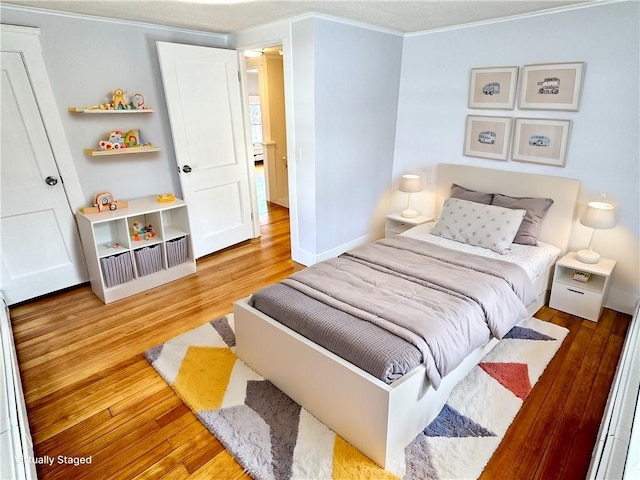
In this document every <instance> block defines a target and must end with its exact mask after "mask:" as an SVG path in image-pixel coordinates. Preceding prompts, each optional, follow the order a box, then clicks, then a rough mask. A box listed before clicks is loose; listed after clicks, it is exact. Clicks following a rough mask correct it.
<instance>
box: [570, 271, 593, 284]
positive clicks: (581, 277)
mask: <svg viewBox="0 0 640 480" xmlns="http://www.w3.org/2000/svg"><path fill="white" fill-rule="evenodd" d="M590 277H591V274H590V273H589V272H581V271H580V270H575V271H574V272H573V279H574V280H575V281H576V282H580V283H587V282H588V281H589V278H590Z"/></svg>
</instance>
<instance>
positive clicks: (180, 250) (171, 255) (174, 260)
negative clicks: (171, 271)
mask: <svg viewBox="0 0 640 480" xmlns="http://www.w3.org/2000/svg"><path fill="white" fill-rule="evenodd" d="M166 245H167V265H168V266H169V268H171V267H175V266H176V265H180V264H181V263H184V262H186V261H187V237H179V238H175V239H173V240H168V241H167V243H166Z"/></svg>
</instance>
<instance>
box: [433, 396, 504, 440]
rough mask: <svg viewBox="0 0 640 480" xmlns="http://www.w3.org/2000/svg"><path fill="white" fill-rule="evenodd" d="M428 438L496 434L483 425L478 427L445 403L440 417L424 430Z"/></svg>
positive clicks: (493, 435)
mask: <svg viewBox="0 0 640 480" xmlns="http://www.w3.org/2000/svg"><path fill="white" fill-rule="evenodd" d="M424 434H425V435H426V436H427V437H449V438H455V437H457V438H460V437H495V436H497V435H496V434H495V433H493V432H490V431H489V430H487V429H486V428H484V427H483V426H482V425H478V424H477V423H476V422H474V421H473V420H471V419H470V418H469V417H465V416H464V415H462V414H461V413H460V412H458V411H457V410H455V409H454V408H452V407H451V406H449V404H447V403H445V405H444V407H442V410H440V413H439V414H438V416H437V417H436V418H435V419H434V420H433V422H431V423H430V424H429V426H428V427H427V428H425V429H424Z"/></svg>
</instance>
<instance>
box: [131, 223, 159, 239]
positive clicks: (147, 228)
mask: <svg viewBox="0 0 640 480" xmlns="http://www.w3.org/2000/svg"><path fill="white" fill-rule="evenodd" d="M131 233H132V234H133V235H132V237H133V241H134V242H139V241H140V240H141V237H144V239H145V240H151V239H152V238H153V237H155V236H156V232H155V231H154V230H153V225H151V224H149V225H142V224H141V223H140V222H133V223H132V224H131Z"/></svg>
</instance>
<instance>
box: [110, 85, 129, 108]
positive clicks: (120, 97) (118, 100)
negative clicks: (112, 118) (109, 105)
mask: <svg viewBox="0 0 640 480" xmlns="http://www.w3.org/2000/svg"><path fill="white" fill-rule="evenodd" d="M125 93H127V92H125V91H124V90H122V89H121V88H116V89H115V90H114V91H113V108H114V110H118V109H121V110H126V109H127V101H126V100H125V99H124V94H125Z"/></svg>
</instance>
